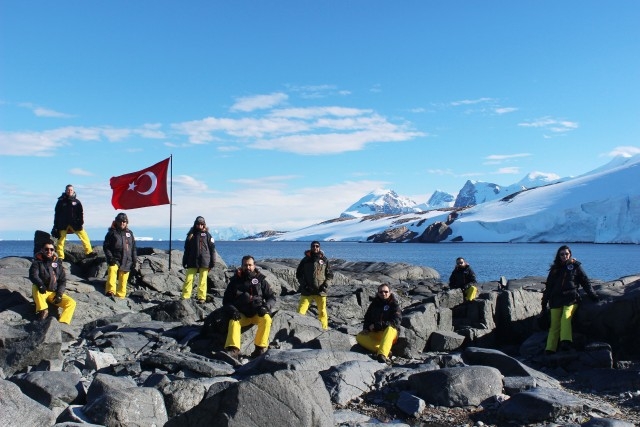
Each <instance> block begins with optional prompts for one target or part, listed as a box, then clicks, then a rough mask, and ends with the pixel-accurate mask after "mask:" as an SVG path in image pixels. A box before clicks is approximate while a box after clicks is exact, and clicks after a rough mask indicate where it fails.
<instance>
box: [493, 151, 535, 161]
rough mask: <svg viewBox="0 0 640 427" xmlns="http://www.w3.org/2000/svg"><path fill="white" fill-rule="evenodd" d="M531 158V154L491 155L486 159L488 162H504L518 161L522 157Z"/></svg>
mask: <svg viewBox="0 0 640 427" xmlns="http://www.w3.org/2000/svg"><path fill="white" fill-rule="evenodd" d="M529 156H531V154H530V153H517V154H490V155H488V156H487V157H485V159H487V160H496V161H502V160H509V159H517V158H520V157H529Z"/></svg>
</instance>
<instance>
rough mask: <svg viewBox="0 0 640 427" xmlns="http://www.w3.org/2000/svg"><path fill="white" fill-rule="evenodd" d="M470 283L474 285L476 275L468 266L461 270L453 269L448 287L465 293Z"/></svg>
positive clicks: (458, 268)
mask: <svg viewBox="0 0 640 427" xmlns="http://www.w3.org/2000/svg"><path fill="white" fill-rule="evenodd" d="M472 283H476V273H474V271H473V269H472V268H471V266H470V265H469V264H467V265H465V266H464V267H462V268H460V267H456V268H454V269H453V271H452V272H451V276H449V287H450V288H451V289H462V290H463V291H466V290H467V288H468V287H469V286H470V285H471V284H472Z"/></svg>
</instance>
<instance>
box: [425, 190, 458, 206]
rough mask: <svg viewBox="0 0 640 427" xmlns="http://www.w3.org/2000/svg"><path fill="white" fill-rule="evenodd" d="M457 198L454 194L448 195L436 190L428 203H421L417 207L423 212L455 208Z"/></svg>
mask: <svg viewBox="0 0 640 427" xmlns="http://www.w3.org/2000/svg"><path fill="white" fill-rule="evenodd" d="M455 200H456V198H455V196H454V195H453V194H449V193H446V192H444V191H440V190H436V191H434V192H433V194H432V195H431V197H429V200H427V203H421V204H419V205H417V206H416V207H417V208H419V209H420V210H421V211H430V210H432V209H442V208H450V207H453V203H454V202H455Z"/></svg>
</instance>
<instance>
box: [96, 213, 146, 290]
mask: <svg viewBox="0 0 640 427" xmlns="http://www.w3.org/2000/svg"><path fill="white" fill-rule="evenodd" d="M103 249H104V255H105V257H106V258H107V264H108V265H109V267H108V269H107V283H106V284H105V295H107V296H109V297H112V296H117V297H118V298H124V297H126V296H127V283H128V282H129V273H130V272H131V270H132V269H133V267H135V265H136V260H137V257H138V253H137V250H136V239H135V237H134V236H133V232H132V231H131V230H130V229H129V218H128V217H127V214H125V213H122V212H121V213H119V214H118V215H116V219H115V220H114V221H113V222H112V223H111V227H110V228H109V230H108V231H107V234H106V236H104V245H103ZM116 282H117V286H116Z"/></svg>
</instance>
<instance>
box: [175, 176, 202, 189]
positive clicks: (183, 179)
mask: <svg viewBox="0 0 640 427" xmlns="http://www.w3.org/2000/svg"><path fill="white" fill-rule="evenodd" d="M173 184H175V185H176V186H179V187H181V189H182V191H188V192H192V193H203V192H207V191H209V188H208V187H207V184H206V183H205V182H203V181H199V180H197V179H195V178H194V177H192V176H189V175H178V176H175V177H173Z"/></svg>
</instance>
